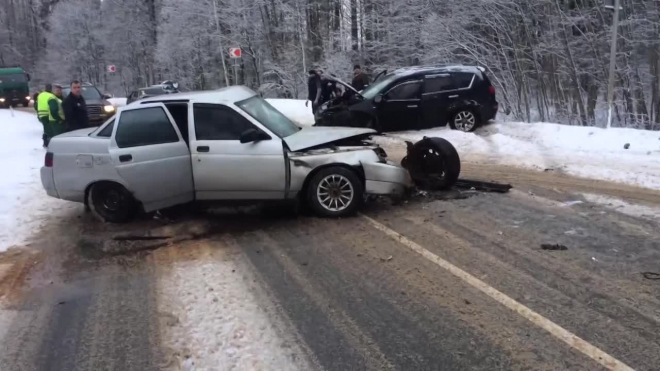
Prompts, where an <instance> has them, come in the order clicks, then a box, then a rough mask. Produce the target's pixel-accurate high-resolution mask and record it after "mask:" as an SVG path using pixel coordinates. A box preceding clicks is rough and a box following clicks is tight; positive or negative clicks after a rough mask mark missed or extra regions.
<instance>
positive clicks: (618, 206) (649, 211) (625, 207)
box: [583, 193, 660, 220]
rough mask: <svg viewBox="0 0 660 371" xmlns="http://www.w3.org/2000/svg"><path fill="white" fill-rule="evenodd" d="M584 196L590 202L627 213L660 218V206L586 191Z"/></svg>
mask: <svg viewBox="0 0 660 371" xmlns="http://www.w3.org/2000/svg"><path fill="white" fill-rule="evenodd" d="M583 196H584V199H585V200H587V201H589V202H592V203H595V204H599V205H603V206H605V207H607V208H608V209H613V210H616V211H618V212H620V213H623V214H626V215H630V216H635V217H640V218H646V219H652V220H653V219H655V220H660V208H657V207H651V206H644V205H635V204H630V203H628V202H625V201H623V200H620V199H618V198H612V197H607V196H601V195H596V194H591V193H585V194H583Z"/></svg>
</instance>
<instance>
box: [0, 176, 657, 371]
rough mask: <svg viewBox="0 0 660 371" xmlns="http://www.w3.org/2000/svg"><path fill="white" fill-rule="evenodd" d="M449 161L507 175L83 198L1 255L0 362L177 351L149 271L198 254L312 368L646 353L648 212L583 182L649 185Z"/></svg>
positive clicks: (532, 362)
mask: <svg viewBox="0 0 660 371" xmlns="http://www.w3.org/2000/svg"><path fill="white" fill-rule="evenodd" d="M464 174H466V176H469V177H472V178H482V179H485V180H501V181H506V182H510V183H512V184H513V185H514V187H515V189H514V190H513V191H512V192H510V193H508V194H495V193H483V192H478V191H470V190H463V191H461V192H449V193H432V194H418V195H415V196H413V197H412V198H410V199H408V200H406V201H402V202H400V203H398V204H392V203H391V202H390V201H388V200H378V201H372V202H370V203H369V204H368V205H367V206H366V208H365V210H364V212H363V214H362V215H360V216H357V217H354V218H348V219H341V220H324V219H318V218H314V217H306V216H301V217H297V218H296V217H287V216H285V215H281V214H277V213H275V214H274V215H273V213H272V212H267V213H260V212H259V213H252V212H241V213H239V214H232V213H221V214H208V213H201V212H193V211H187V210H184V211H179V212H178V213H176V214H174V215H168V217H169V218H171V219H173V220H170V221H164V220H163V219H151V218H147V217H145V218H142V219H140V220H138V221H136V222H134V223H132V224H130V225H126V226H114V225H106V224H102V223H99V222H97V221H95V220H93V218H92V217H91V216H90V215H89V214H86V213H85V212H84V211H83V209H82V206H81V207H80V208H79V209H75V210H74V211H71V212H68V213H66V214H65V215H64V216H61V217H58V218H57V219H55V218H53V219H52V220H48V221H47V222H46V223H44V226H43V228H42V229H41V230H40V231H35V236H37V237H35V240H34V242H33V243H32V244H31V245H30V246H29V248H26V249H22V250H15V251H9V252H7V253H4V254H2V255H1V256H0V267H4V268H2V269H3V270H2V271H0V297H1V298H2V307H1V308H2V309H1V310H0V317H2V316H1V314H2V313H4V314H5V320H4V322H0V336H2V335H3V333H4V337H3V339H2V347H1V348H0V365H1V366H0V369H2V370H3V371H13V370H162V369H183V368H181V367H180V366H177V365H174V363H173V361H172V359H173V357H174V355H173V354H172V349H171V348H170V347H169V346H165V345H164V342H165V340H164V339H163V335H162V334H163V331H162V327H163V326H167V325H168V324H167V321H165V320H163V314H162V313H161V312H159V309H158V308H159V303H158V301H159V299H158V297H159V294H158V293H159V290H160V289H159V288H158V285H159V284H158V278H159V277H160V276H161V275H163V274H166V273H167V271H168V269H171V267H172V266H173V264H175V263H176V262H180V261H183V260H186V261H194V260H196V259H201V257H202V256H203V257H205V259H210V260H213V259H218V260H222V259H228V256H232V257H233V258H232V259H237V260H239V261H240V262H241V263H240V264H241V265H240V267H241V269H242V272H239V273H241V275H242V277H248V278H249V280H250V282H253V283H254V285H255V290H257V292H261V293H262V294H260V295H263V296H264V297H267V300H266V302H270V303H273V304H270V305H271V306H270V307H268V309H269V310H270V311H271V312H272V313H271V314H272V315H273V317H276V318H279V319H280V320H281V323H282V324H281V328H282V330H283V331H284V332H286V333H288V334H291V339H294V340H293V341H294V342H296V343H297V346H299V347H300V349H302V350H303V352H304V355H301V357H303V358H305V359H306V360H305V362H308V363H307V364H308V365H310V366H309V367H310V368H313V369H323V370H601V369H618V370H626V369H636V370H658V369H660V366H659V365H660V331H658V329H659V328H660V327H659V325H660V281H657V280H650V279H646V278H645V277H644V276H643V275H642V274H641V272H645V271H655V272H657V271H659V270H660V263H659V262H660V229H659V228H658V224H657V222H658V220H657V219H655V220H654V219H653V218H652V217H639V216H631V215H626V214H623V213H621V212H618V211H615V210H612V209H611V208H610V207H608V205H603V204H594V203H590V202H588V201H587V200H586V199H584V198H583V197H582V195H581V193H582V192H589V193H597V194H605V195H611V196H615V197H619V198H622V199H626V200H629V201H630V202H634V203H639V204H643V205H646V206H648V207H652V208H653V207H656V208H657V207H659V206H660V193H658V192H654V191H649V190H641V189H635V188H630V187H623V186H620V185H614V184H610V183H603V182H596V181H587V180H581V179H575V178H570V177H567V176H562V175H560V174H551V173H538V172H529V171H523V170H518V169H508V168H502V167H492V166H484V165H474V164H473V165H470V164H466V166H465V171H464ZM576 201H579V202H576ZM119 234H121V235H126V234H139V235H151V236H158V235H163V234H167V235H168V236H170V237H171V236H174V237H172V238H170V239H168V240H167V241H160V240H147V241H115V240H112V237H113V236H117V235H119ZM228 241H230V243H229V242H228ZM542 244H560V245H564V246H566V248H567V250H560V251H551V250H543V249H541V245H542ZM236 274H238V273H236ZM264 305H266V306H268V304H264ZM628 367H629V368H628ZM217 369H223V368H222V367H218V368H217ZM264 369H274V368H271V367H265V368H264Z"/></svg>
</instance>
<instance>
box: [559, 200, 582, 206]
mask: <svg viewBox="0 0 660 371" xmlns="http://www.w3.org/2000/svg"><path fill="white" fill-rule="evenodd" d="M583 203H584V201H568V202H564V203H563V204H561V205H562V206H565V207H570V206H574V205H579V204H583Z"/></svg>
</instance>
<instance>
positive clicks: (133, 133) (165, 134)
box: [115, 107, 179, 148]
mask: <svg viewBox="0 0 660 371" xmlns="http://www.w3.org/2000/svg"><path fill="white" fill-rule="evenodd" d="M118 125H119V126H118V127H117V133H116V134H115V140H116V141H117V146H119V148H128V147H137V146H148V145H152V144H162V143H174V142H178V141H179V136H178V135H176V131H174V127H172V123H170V119H169V118H168V117H167V115H166V114H165V111H164V110H163V109H162V108H161V107H149V108H141V109H136V110H131V111H124V112H122V114H121V116H120V117H119V124H118Z"/></svg>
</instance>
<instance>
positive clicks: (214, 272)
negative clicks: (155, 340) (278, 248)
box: [157, 241, 312, 371]
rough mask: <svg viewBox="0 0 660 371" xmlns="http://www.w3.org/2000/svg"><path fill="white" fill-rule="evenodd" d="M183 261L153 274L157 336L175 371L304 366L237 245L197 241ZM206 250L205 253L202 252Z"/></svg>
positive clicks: (303, 357) (283, 369)
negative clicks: (159, 330)
mask: <svg viewBox="0 0 660 371" xmlns="http://www.w3.org/2000/svg"><path fill="white" fill-rule="evenodd" d="M181 248H185V251H187V252H189V253H191V254H194V253H193V252H194V251H202V254H201V255H202V256H196V257H192V256H190V257H189V258H188V259H186V261H185V262H175V263H171V265H169V264H168V267H167V268H164V272H163V274H162V275H160V277H159V279H158V281H157V282H158V311H159V313H160V315H161V317H162V318H161V321H162V322H164V326H161V328H162V331H164V332H163V333H162V334H161V338H162V339H163V342H164V344H163V345H164V346H165V349H172V353H171V354H169V355H168V356H169V357H171V358H172V361H173V364H175V365H178V367H177V366H175V367H174V368H173V369H175V370H187V371H193V370H278V371H287V370H291V371H296V370H309V369H312V367H310V365H309V363H308V361H307V356H306V355H305V353H304V352H303V351H302V350H301V349H300V347H299V346H298V345H297V341H295V340H294V339H293V338H289V337H290V335H287V334H285V333H284V331H283V330H281V327H279V326H277V325H276V323H278V320H277V319H276V318H275V314H274V313H273V312H274V310H273V307H272V304H270V303H269V302H268V299H267V298H265V294H264V293H263V292H260V290H261V289H260V288H259V287H258V285H257V284H256V283H255V281H254V278H253V275H254V274H255V272H253V271H251V269H250V268H249V267H248V266H247V264H242V263H241V259H243V254H242V252H241V251H240V250H239V249H235V248H233V247H230V246H226V245H225V246H222V244H221V242H220V241H213V246H212V247H211V246H209V245H206V244H196V245H194V246H185V247H181ZM204 252H205V253H204Z"/></svg>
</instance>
